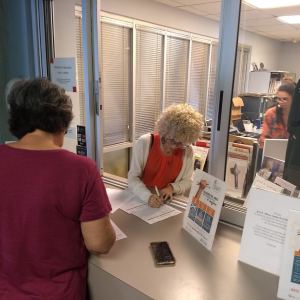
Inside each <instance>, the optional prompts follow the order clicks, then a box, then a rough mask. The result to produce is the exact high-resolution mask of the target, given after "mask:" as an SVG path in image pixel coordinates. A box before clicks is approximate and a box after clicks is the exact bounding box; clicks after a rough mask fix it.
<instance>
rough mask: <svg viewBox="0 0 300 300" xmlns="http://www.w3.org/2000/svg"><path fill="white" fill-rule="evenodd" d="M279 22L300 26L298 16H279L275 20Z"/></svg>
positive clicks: (299, 16)
mask: <svg viewBox="0 0 300 300" xmlns="http://www.w3.org/2000/svg"><path fill="white" fill-rule="evenodd" d="M277 19H278V20H279V21H280V22H283V23H288V24H300V15H294V16H280V17H278V18H277Z"/></svg>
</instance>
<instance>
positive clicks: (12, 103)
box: [0, 79, 115, 300]
mask: <svg viewBox="0 0 300 300" xmlns="http://www.w3.org/2000/svg"><path fill="white" fill-rule="evenodd" d="M7 102H8V106H9V126H10V131H11V133H12V134H13V135H15V136H16V137H17V138H18V140H17V141H16V142H12V143H10V144H7V145H0V166H1V167H0V195H1V196H0V299H2V300H8V299H9V300H11V299H18V300H25V299H26V300H29V299H37V300H38V299H40V300H42V299H43V300H47V299H48V300H50V299H51V300H77V299H78V300H82V299H85V295H86V275H87V259H88V251H89V252H92V253H95V254H101V253H107V252H108V251H109V250H110V248H111V246H112V245H113V243H114V241H115V232H114V230H113V228H112V225H111V223H110V218H109V213H110V211H111V205H110V203H109V201H108V197H107V194H106V191H105V187H104V185H103V182H102V180H101V177H100V174H99V172H98V170H97V167H96V165H95V163H94V162H93V161H92V160H90V159H89V158H86V157H82V156H78V155H76V154H74V153H71V152H69V151H67V150H64V149H62V148H61V147H62V145H63V140H64V133H65V132H66V130H67V128H68V127H69V124H70V122H71V120H72V117H73V115H72V104H71V100H70V98H69V97H68V96H67V95H66V94H65V92H64V90H63V89H61V88H59V87H58V86H56V85H55V84H53V83H51V82H49V81H48V80H46V79H35V80H22V81H17V82H16V83H15V84H14V85H13V86H12V89H11V91H10V93H9V95H8V97H7Z"/></svg>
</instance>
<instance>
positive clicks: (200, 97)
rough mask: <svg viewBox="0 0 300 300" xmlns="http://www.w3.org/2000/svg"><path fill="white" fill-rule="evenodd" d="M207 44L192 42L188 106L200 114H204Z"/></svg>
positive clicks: (207, 57) (207, 58)
mask: <svg viewBox="0 0 300 300" xmlns="http://www.w3.org/2000/svg"><path fill="white" fill-rule="evenodd" d="M208 61H209V44H205V43H201V42H196V41H193V42H192V51H191V67H190V84H189V104H190V105H191V106H193V107H194V108H195V109H196V110H197V111H199V112H200V113H201V114H203V115H204V114H205V107H206V93H207V78H208Z"/></svg>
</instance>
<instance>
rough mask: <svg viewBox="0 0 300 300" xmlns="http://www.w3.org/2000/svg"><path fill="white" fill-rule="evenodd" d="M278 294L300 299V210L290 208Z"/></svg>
mask: <svg viewBox="0 0 300 300" xmlns="http://www.w3.org/2000/svg"><path fill="white" fill-rule="evenodd" d="M277 296H278V297H279V298H282V299H293V300H299V299H300V211H296V210H290V211H289V215H288V225H287V230H286V237H285V243H284V250H283V255H282V259H281V268H280V279H279V286H278V293H277Z"/></svg>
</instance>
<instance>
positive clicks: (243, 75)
mask: <svg viewBox="0 0 300 300" xmlns="http://www.w3.org/2000/svg"><path fill="white" fill-rule="evenodd" d="M241 49H242V51H241V59H240V66H239V77H238V89H237V92H238V95H239V94H242V93H244V92H245V91H246V82H247V75H248V70H249V59H250V48H248V47H241Z"/></svg>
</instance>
